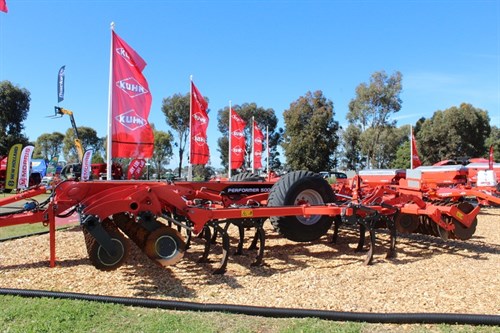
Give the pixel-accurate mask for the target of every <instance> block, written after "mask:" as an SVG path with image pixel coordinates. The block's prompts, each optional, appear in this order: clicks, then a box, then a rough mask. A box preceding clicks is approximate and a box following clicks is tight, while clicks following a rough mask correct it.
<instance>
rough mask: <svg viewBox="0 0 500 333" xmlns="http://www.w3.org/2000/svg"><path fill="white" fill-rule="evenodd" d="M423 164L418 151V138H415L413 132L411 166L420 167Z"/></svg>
mask: <svg viewBox="0 0 500 333" xmlns="http://www.w3.org/2000/svg"><path fill="white" fill-rule="evenodd" d="M421 165H422V162H420V157H418V151H417V140H415V135H414V134H413V132H412V133H411V168H412V169H414V168H418V167H419V166H421Z"/></svg>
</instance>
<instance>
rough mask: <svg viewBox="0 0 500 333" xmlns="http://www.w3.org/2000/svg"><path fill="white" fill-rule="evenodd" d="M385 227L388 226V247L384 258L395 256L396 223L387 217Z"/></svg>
mask: <svg viewBox="0 0 500 333" xmlns="http://www.w3.org/2000/svg"><path fill="white" fill-rule="evenodd" d="M386 221H387V227H388V228H389V235H390V238H389V249H388V250H387V254H386V255H385V258H386V259H392V258H396V256H397V252H396V237H397V229H396V224H395V222H394V220H393V219H391V218H387V219H386Z"/></svg>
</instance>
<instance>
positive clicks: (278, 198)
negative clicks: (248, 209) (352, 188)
mask: <svg viewBox="0 0 500 333" xmlns="http://www.w3.org/2000/svg"><path fill="white" fill-rule="evenodd" d="M334 201H335V194H334V192H333V189H332V188H331V186H330V185H329V184H328V182H327V181H326V180H325V179H323V177H321V176H320V175H319V174H316V173H314V172H311V171H294V172H290V173H287V174H286V175H284V176H282V177H281V178H280V179H279V180H278V182H276V184H274V185H273V187H272V188H271V191H270V192H269V198H268V202H267V205H268V206H269V207H276V206H296V205H300V204H304V203H308V204H310V205H322V204H325V203H331V202H334ZM270 220H271V224H272V225H273V227H274V230H276V231H277V232H278V233H280V234H281V235H283V236H284V237H285V238H287V239H289V240H292V241H295V242H310V241H314V240H317V239H319V238H320V237H321V236H323V235H325V234H326V233H327V232H328V230H329V229H330V228H331V226H332V223H333V220H334V217H333V216H327V215H313V216H310V217H308V218H306V217H304V216H273V217H271V218H270Z"/></svg>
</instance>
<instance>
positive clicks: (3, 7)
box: [0, 0, 9, 13]
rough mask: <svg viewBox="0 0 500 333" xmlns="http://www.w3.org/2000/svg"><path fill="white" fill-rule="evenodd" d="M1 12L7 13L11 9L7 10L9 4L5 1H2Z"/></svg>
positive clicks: (0, 0)
mask: <svg viewBox="0 0 500 333" xmlns="http://www.w3.org/2000/svg"><path fill="white" fill-rule="evenodd" d="M0 11H2V12H4V13H7V12H8V11H9V9H8V8H7V3H6V2H5V0H0Z"/></svg>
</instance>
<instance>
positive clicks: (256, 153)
mask: <svg viewBox="0 0 500 333" xmlns="http://www.w3.org/2000/svg"><path fill="white" fill-rule="evenodd" d="M263 142H264V134H263V133H262V131H261V130H260V129H259V127H258V126H257V123H256V122H255V121H254V122H253V168H254V169H255V170H257V169H262V150H263V149H262V143H263Z"/></svg>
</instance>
